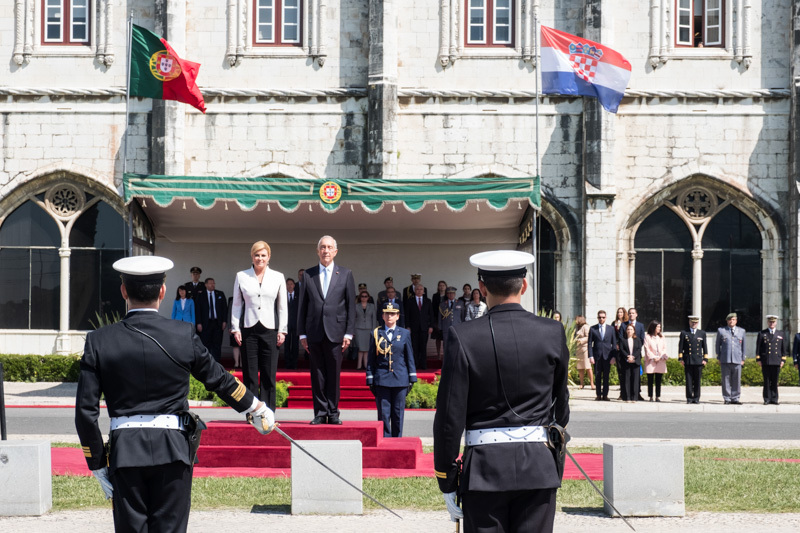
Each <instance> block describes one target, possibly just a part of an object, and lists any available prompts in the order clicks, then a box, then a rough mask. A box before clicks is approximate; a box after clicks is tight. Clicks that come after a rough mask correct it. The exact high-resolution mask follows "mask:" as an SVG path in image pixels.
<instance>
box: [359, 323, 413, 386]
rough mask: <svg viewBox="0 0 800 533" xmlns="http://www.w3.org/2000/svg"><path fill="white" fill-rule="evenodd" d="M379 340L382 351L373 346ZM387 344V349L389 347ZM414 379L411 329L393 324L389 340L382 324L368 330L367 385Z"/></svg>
mask: <svg viewBox="0 0 800 533" xmlns="http://www.w3.org/2000/svg"><path fill="white" fill-rule="evenodd" d="M378 344H380V348H381V350H380V351H382V352H384V353H382V354H379V353H378V350H377V348H376V346H377V345H378ZM390 346H391V350H389V347H390ZM416 381H417V368H416V366H415V365H414V350H413V349H412V348H411V332H410V331H408V330H407V329H405V328H401V327H395V328H394V333H393V334H392V340H391V341H390V340H389V339H388V338H386V326H382V327H379V328H375V329H374V330H372V337H371V338H370V340H369V355H368V357H367V385H377V386H379V387H408V386H409V385H410V384H411V383H415V382H416Z"/></svg>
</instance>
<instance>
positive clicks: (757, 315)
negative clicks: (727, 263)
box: [730, 250, 764, 332]
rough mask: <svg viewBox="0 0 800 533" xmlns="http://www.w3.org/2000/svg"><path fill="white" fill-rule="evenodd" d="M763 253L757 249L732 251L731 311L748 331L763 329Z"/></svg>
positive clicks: (739, 323)
mask: <svg viewBox="0 0 800 533" xmlns="http://www.w3.org/2000/svg"><path fill="white" fill-rule="evenodd" d="M761 264H762V263H761V254H760V252H758V251H756V250H748V251H732V252H731V268H730V271H731V277H732V283H731V311H735V312H736V313H737V314H738V315H739V317H738V318H739V320H738V325H740V326H742V327H743V328H744V329H746V330H747V331H753V332H755V331H758V330H760V329H761V317H762V316H764V315H763V314H762V313H763V311H762V309H761V280H762V279H763V273H762V271H761Z"/></svg>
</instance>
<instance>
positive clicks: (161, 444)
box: [75, 256, 275, 533]
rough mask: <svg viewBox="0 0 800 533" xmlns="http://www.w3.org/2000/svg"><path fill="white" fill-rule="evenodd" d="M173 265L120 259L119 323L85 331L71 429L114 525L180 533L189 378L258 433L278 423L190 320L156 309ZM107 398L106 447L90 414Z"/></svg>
mask: <svg viewBox="0 0 800 533" xmlns="http://www.w3.org/2000/svg"><path fill="white" fill-rule="evenodd" d="M172 266H173V265H172V261H170V260H169V259H166V258H163V257H156V256H138V257H127V258H125V259H120V260H119V261H117V262H116V263H114V269H115V270H117V271H118V272H121V273H122V287H121V289H120V290H121V292H122V297H123V298H124V299H125V300H126V302H127V305H128V313H127V314H126V315H125V318H123V319H122V321H120V322H117V323H116V324H111V325H109V326H105V327H103V328H100V329H98V330H97V331H92V332H90V333H89V334H88V335H87V336H86V346H85V348H84V352H83V358H82V359H81V363H80V376H79V378H78V392H77V397H76V399H75V427H76V429H77V431H78V437H79V438H80V441H81V446H82V447H83V454H84V456H85V457H86V463H87V465H88V466H89V469H90V470H91V471H92V474H93V475H94V476H95V477H96V478H97V480H98V481H99V482H100V486H101V487H102V489H103V491H104V492H105V494H106V498H108V499H111V498H113V504H114V505H113V515H114V528H115V530H116V531H118V532H119V531H149V532H150V533H153V532H160V531H163V532H167V531H169V532H175V531H177V532H180V531H186V526H187V523H188V521H189V507H190V504H191V490H192V465H193V460H194V453H195V452H196V449H194V450H193V449H192V443H191V442H190V439H192V437H196V439H194V443H195V444H199V435H196V434H193V432H191V427H190V426H191V420H192V419H191V417H190V416H189V415H188V414H187V412H188V409H189V402H188V400H187V396H188V394H189V376H190V375H191V376H194V377H195V378H196V379H198V380H199V381H200V382H202V383H203V384H204V385H205V386H206V388H207V389H208V390H213V391H215V392H216V393H217V394H219V395H220V397H221V398H222V399H223V400H225V401H226V402H227V403H228V405H230V406H232V407H233V408H234V409H236V410H237V411H239V412H240V413H246V414H248V416H252V418H253V421H254V422H255V423H254V425H255V426H256V429H257V430H258V431H259V432H260V433H262V434H263V433H268V432H269V431H271V430H272V428H273V427H274V424H275V416H274V414H273V413H272V411H271V410H270V409H269V408H268V407H267V406H266V405H265V404H264V403H263V402H261V401H259V399H258V398H256V397H254V396H253V395H252V394H251V393H250V392H249V391H248V390H247V388H246V387H245V386H244V385H243V384H242V383H241V382H239V381H238V380H237V379H236V378H234V377H233V376H232V375H231V374H229V373H228V372H226V371H225V369H224V368H223V367H222V365H220V364H219V363H218V362H216V361H215V360H214V357H213V356H212V355H211V353H209V351H208V350H207V349H206V348H205V346H203V343H202V342H201V341H200V337H198V336H197V333H196V332H195V327H194V324H190V323H188V322H179V321H177V320H170V319H168V318H165V317H162V316H161V315H159V314H158V307H159V305H160V304H161V301H162V300H163V299H164V294H165V292H166V286H165V285H164V280H165V278H166V271H167V270H169V269H170V268H172ZM103 395H105V402H106V406H107V409H108V414H109V416H110V418H111V434H110V436H109V448H108V449H107V448H106V447H104V445H103V435H102V434H101V432H100V427H99V426H98V423H97V419H98V417H99V415H100V398H101V396H103Z"/></svg>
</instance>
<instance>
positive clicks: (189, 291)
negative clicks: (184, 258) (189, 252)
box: [183, 267, 206, 309]
mask: <svg viewBox="0 0 800 533" xmlns="http://www.w3.org/2000/svg"><path fill="white" fill-rule="evenodd" d="M189 273H190V274H191V275H192V281H187V282H186V283H184V284H183V286H184V287H186V297H187V298H191V299H192V300H194V301H195V302H194V305H195V309H196V308H197V297H198V296H199V295H200V293H203V292H205V291H206V284H205V283H203V281H202V280H201V279H200V274H202V273H203V269H202V268H200V267H192V268H190V269H189Z"/></svg>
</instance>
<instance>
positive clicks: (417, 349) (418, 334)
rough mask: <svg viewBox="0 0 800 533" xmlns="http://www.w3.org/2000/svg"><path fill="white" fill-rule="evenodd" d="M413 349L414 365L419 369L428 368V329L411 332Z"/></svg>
mask: <svg viewBox="0 0 800 533" xmlns="http://www.w3.org/2000/svg"><path fill="white" fill-rule="evenodd" d="M411 349H412V350H414V365H415V366H416V367H417V370H426V369H427V368H428V330H427V329H425V330H423V331H412V332H411Z"/></svg>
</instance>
